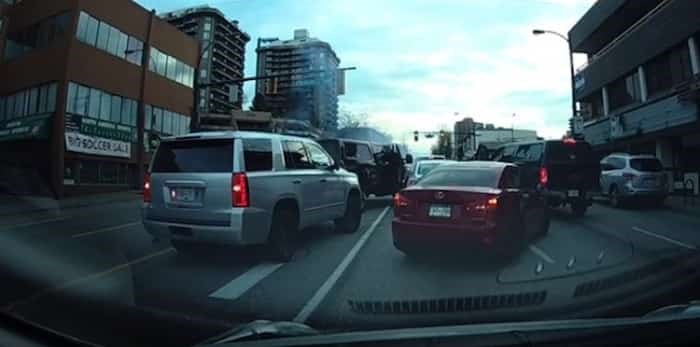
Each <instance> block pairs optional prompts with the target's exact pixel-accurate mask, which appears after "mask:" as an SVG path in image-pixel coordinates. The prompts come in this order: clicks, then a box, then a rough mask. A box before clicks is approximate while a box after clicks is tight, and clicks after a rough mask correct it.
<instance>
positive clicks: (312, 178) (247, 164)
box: [143, 131, 362, 260]
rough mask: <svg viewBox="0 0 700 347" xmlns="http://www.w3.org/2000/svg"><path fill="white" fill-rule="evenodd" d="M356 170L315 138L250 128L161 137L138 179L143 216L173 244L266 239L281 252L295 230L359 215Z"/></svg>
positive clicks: (346, 228) (286, 251)
mask: <svg viewBox="0 0 700 347" xmlns="http://www.w3.org/2000/svg"><path fill="white" fill-rule="evenodd" d="M361 211H362V192H361V190H360V186H359V183H358V179H357V176H356V175H355V174H353V173H351V172H348V171H346V170H344V169H342V168H340V167H339V166H338V165H337V164H336V163H335V162H333V159H331V157H330V156H329V155H328V153H326V151H325V150H324V149H323V148H322V147H321V146H320V145H319V144H318V143H316V142H315V141H313V140H311V139H306V138H299V137H291V136H283V135H275V134H268V133H256V132H243V131H237V132H207V133H194V134H189V135H186V136H179V137H170V138H165V139H163V140H162V141H161V143H160V145H159V146H158V149H157V150H156V152H155V155H154V156H153V160H152V162H151V166H150V168H149V173H148V174H147V175H146V179H145V184H144V204H143V224H144V226H145V228H146V230H147V231H148V232H149V233H151V234H152V235H154V237H157V238H166V239H170V240H171V241H172V244H173V246H174V247H175V248H177V249H178V250H179V251H180V250H183V249H184V248H186V247H187V246H188V245H190V244H192V243H193V242H204V243H206V242H209V243H222V244H233V245H252V244H262V243H267V244H269V245H270V246H271V248H272V250H273V251H274V252H275V254H276V255H277V257H278V258H279V259H282V260H288V259H289V258H290V257H291V256H292V254H293V252H294V249H293V247H292V245H293V242H290V241H291V240H290V239H291V238H292V237H293V236H294V235H295V234H296V232H297V230H300V229H304V228H306V227H308V226H310V225H314V224H318V223H322V222H326V221H329V220H332V221H335V224H336V228H337V229H338V230H339V231H341V232H345V233H350V232H354V231H356V230H357V229H358V227H359V225H360V219H361V217H362V212H361Z"/></svg>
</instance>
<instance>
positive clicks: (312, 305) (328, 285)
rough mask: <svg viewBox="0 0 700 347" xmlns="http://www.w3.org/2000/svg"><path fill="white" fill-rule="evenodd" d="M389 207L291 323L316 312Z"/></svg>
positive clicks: (300, 321) (301, 320)
mask: <svg viewBox="0 0 700 347" xmlns="http://www.w3.org/2000/svg"><path fill="white" fill-rule="evenodd" d="M389 209H390V207H389V206H387V207H385V208H384V211H382V213H380V214H379V217H377V219H376V220H375V221H374V222H373V223H372V225H371V226H370V227H369V229H367V231H365V233H364V234H363V235H362V237H360V239H359V240H357V243H355V246H353V247H352V249H351V250H350V252H348V254H347V255H345V258H343V261H341V262H340V264H339V265H338V267H337V268H335V270H334V271H333V273H332V274H331V275H330V276H329V277H328V279H326V282H324V283H323V284H322V285H321V287H319V288H318V290H317V291H316V293H314V295H313V296H312V297H311V299H309V301H307V302H306V304H304V307H302V308H301V311H299V313H297V315H296V316H295V317H294V319H293V321H294V322H297V323H303V322H305V321H306V320H307V319H308V318H309V316H311V314H312V313H313V312H314V311H315V310H316V307H318V305H319V304H321V302H322V301H323V299H325V298H326V296H327V295H328V293H329V292H330V291H331V289H333V286H334V285H335V283H336V282H338V279H340V276H341V275H342V274H343V272H345V270H346V269H347V268H348V266H349V265H350V263H351V262H352V260H353V259H355V256H357V254H358V253H359V252H360V249H362V246H364V244H365V243H366V242H367V240H368V239H369V238H370V236H372V233H374V230H376V229H377V226H378V225H379V223H380V222H381V221H382V220H383V219H384V216H385V215H386V213H387V212H388V211H389Z"/></svg>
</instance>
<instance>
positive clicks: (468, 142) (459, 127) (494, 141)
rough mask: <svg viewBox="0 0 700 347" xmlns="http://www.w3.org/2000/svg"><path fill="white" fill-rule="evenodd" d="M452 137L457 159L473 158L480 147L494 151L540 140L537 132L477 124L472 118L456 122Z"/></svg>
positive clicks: (454, 156) (454, 155) (454, 154)
mask: <svg viewBox="0 0 700 347" xmlns="http://www.w3.org/2000/svg"><path fill="white" fill-rule="evenodd" d="M452 135H453V139H452V143H453V144H454V145H453V148H454V153H453V158H457V159H468V158H471V157H473V156H474V154H476V151H477V150H478V148H479V146H485V147H487V148H491V149H493V148H496V147H498V146H500V145H502V144H504V143H509V142H518V141H534V140H537V139H538V136H537V131H535V130H527V129H515V128H504V127H496V126H494V125H493V124H490V123H486V124H484V123H480V122H475V121H474V119H472V118H464V119H462V120H461V121H457V122H455V125H454V132H453V133H452Z"/></svg>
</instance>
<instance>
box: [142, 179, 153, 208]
mask: <svg viewBox="0 0 700 347" xmlns="http://www.w3.org/2000/svg"><path fill="white" fill-rule="evenodd" d="M151 199H152V194H151V175H150V174H145V175H144V176H143V202H151Z"/></svg>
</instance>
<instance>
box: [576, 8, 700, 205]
mask: <svg viewBox="0 0 700 347" xmlns="http://www.w3.org/2000/svg"><path fill="white" fill-rule="evenodd" d="M698 13H700V2H698V1H694V0H654V1H636V0H608V1H598V2H596V3H595V4H593V6H592V7H591V8H590V9H589V10H588V11H587V12H586V14H584V16H583V17H582V18H581V19H580V20H579V21H578V22H577V23H576V25H574V27H572V28H571V30H570V31H569V38H570V40H571V47H572V50H573V51H574V52H577V53H585V54H587V56H588V61H587V63H586V64H585V65H584V66H582V67H580V68H579V69H578V71H577V74H576V90H575V94H576V100H577V101H578V102H579V104H580V109H581V117H580V119H579V122H580V123H581V124H580V126H579V127H578V128H579V129H577V131H578V132H580V133H581V134H582V135H583V136H584V138H585V139H586V140H587V141H588V142H590V143H591V144H592V145H593V146H594V148H595V149H596V150H597V151H598V152H599V154H600V155H603V154H606V153H609V152H616V151H622V152H633V153H648V154H654V155H656V156H657V157H658V158H659V159H660V160H661V162H662V163H663V165H664V167H665V169H666V170H667V171H668V173H669V175H670V176H672V177H673V179H674V181H675V182H682V181H686V179H687V178H692V179H693V180H694V181H695V183H696V184H695V187H698V185H697V175H698V172H699V171H700V128H699V127H698V124H699V123H698V90H699V89H700V61H699V60H698V54H699V53H700V51H699V48H698V44H699V43H700V42H699V40H700V21H698V18H697V17H698V16H697V14H698ZM696 193H697V188H696Z"/></svg>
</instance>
